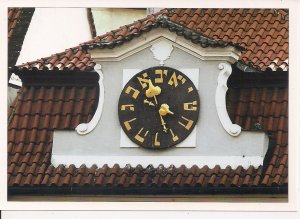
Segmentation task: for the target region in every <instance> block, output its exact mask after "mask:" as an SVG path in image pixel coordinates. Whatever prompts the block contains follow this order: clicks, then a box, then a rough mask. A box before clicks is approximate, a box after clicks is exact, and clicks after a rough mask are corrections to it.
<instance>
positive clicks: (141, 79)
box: [118, 66, 200, 149]
mask: <svg viewBox="0 0 300 219" xmlns="http://www.w3.org/2000/svg"><path fill="white" fill-rule="evenodd" d="M199 105H200V100H199V94H198V91H197V89H196V87H195V85H194V84H193V82H192V81H191V80H190V79H189V78H188V77H187V76H186V75H185V74H183V73H182V72H180V71H178V70H176V69H173V68H170V67H162V66H157V67H152V68H148V69H146V70H143V71H141V72H139V73H137V74H136V75H134V76H133V77H132V78H131V79H130V80H129V81H128V83H127V84H126V85H125V87H124V89H123V90H122V92H121V95H120V98H119V103H118V114H119V121H120V124H121V127H122V129H123V131H124V132H125V133H126V135H127V136H128V138H129V139H130V140H131V141H133V142H134V143H136V144H138V145H139V146H141V147H143V148H147V149H164V148H169V147H171V146H174V145H176V144H178V143H180V142H182V141H183V140H184V139H186V138H187V137H188V135H189V134H190V133H191V132H192V130H193V129H194V127H195V125H196V123H197V120H198V116H199Z"/></svg>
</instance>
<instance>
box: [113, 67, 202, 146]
mask: <svg viewBox="0 0 300 219" xmlns="http://www.w3.org/2000/svg"><path fill="white" fill-rule="evenodd" d="M156 69H159V70H161V69H162V70H165V69H167V70H169V71H174V72H176V73H179V74H181V75H183V76H184V78H185V79H186V81H187V82H188V83H189V84H190V85H191V86H192V87H193V90H194V91H195V92H194V93H196V94H194V95H196V101H197V104H196V105H195V106H196V107H197V109H196V110H195V112H196V117H195V118H193V124H192V125H191V127H190V129H189V130H188V132H187V134H186V135H185V136H184V137H183V138H180V139H179V140H178V141H176V142H173V143H172V144H169V145H168V146H163V147H161V146H160V147H153V146H152V147H146V146H144V145H143V144H141V143H140V142H139V141H137V140H136V139H135V138H134V135H131V134H130V133H129V132H128V131H126V130H125V129H126V128H125V125H124V124H123V122H124V121H123V119H122V118H121V112H122V111H121V105H122V104H121V99H122V95H123V93H124V91H125V88H127V87H128V86H129V85H130V84H131V83H132V81H133V80H134V79H136V78H137V77H138V76H139V75H142V74H143V73H145V72H149V71H151V73H152V74H153V73H154V71H155V70H156ZM149 78H151V77H150V76H149ZM151 80H153V77H152V79H151ZM153 84H154V86H155V85H158V84H155V83H153ZM158 86H159V85H158ZM136 89H138V90H139V91H145V90H146V89H142V88H141V87H139V88H136ZM142 95H143V94H142ZM145 98H147V97H145ZM160 104H161V103H160ZM199 114H200V97H199V93H198V89H197V88H196V86H195V84H194V83H193V81H192V80H191V79H190V78H189V77H188V76H187V75H186V74H184V73H183V72H182V71H180V70H178V69H175V68H172V67H168V66H153V67H150V68H147V69H143V70H141V71H139V72H138V73H136V74H134V75H133V76H132V77H131V78H130V79H129V80H128V81H127V82H126V84H125V85H124V87H123V88H122V91H121V93H120V96H119V101H118V117H119V123H120V125H121V127H122V131H123V132H124V133H125V134H126V136H127V137H128V138H129V139H130V141H132V142H133V143H135V144H136V145H138V146H139V147H140V148H144V149H147V150H164V149H170V148H174V146H176V145H178V144H180V143H181V142H183V141H184V140H186V139H187V138H188V137H189V136H190V134H191V133H192V132H193V130H194V128H195V126H196V124H197V122H198V119H199Z"/></svg>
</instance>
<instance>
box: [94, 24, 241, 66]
mask: <svg viewBox="0 0 300 219" xmlns="http://www.w3.org/2000/svg"><path fill="white" fill-rule="evenodd" d="M160 41H165V42H168V43H170V44H171V45H172V46H173V47H175V48H178V49H181V50H183V51H185V52H187V53H189V54H191V55H193V56H195V57H197V58H199V59H201V60H220V61H228V62H229V63H235V62H236V61H237V60H238V59H239V57H240V55H241V52H240V51H239V50H238V49H236V48H235V47H233V46H227V47H206V48H203V47H202V46H200V45H199V44H195V43H193V42H192V41H191V40H187V39H185V38H184V37H183V36H179V35H178V34H176V33H173V32H171V31H169V30H168V29H162V28H158V29H154V30H152V31H150V32H148V33H144V34H143V35H141V36H140V37H137V38H134V39H132V40H131V41H129V42H126V43H124V44H123V45H120V46H117V47H115V48H113V49H109V48H105V49H100V48H94V49H91V50H89V53H90V54H91V57H92V59H93V60H94V61H95V62H101V61H121V60H123V59H125V58H127V57H129V56H132V55H133V54H135V53H138V52H140V51H142V50H144V49H146V48H149V47H151V46H153V45H154V44H156V43H158V42H160Z"/></svg>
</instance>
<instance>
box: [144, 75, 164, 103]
mask: <svg viewBox="0 0 300 219" xmlns="http://www.w3.org/2000/svg"><path fill="white" fill-rule="evenodd" d="M160 93H161V89H160V87H159V86H154V85H153V84H152V81H151V79H149V88H148V89H147V90H146V97H148V98H152V97H153V98H154V101H155V103H156V104H157V99H156V96H157V95H159V94H160Z"/></svg>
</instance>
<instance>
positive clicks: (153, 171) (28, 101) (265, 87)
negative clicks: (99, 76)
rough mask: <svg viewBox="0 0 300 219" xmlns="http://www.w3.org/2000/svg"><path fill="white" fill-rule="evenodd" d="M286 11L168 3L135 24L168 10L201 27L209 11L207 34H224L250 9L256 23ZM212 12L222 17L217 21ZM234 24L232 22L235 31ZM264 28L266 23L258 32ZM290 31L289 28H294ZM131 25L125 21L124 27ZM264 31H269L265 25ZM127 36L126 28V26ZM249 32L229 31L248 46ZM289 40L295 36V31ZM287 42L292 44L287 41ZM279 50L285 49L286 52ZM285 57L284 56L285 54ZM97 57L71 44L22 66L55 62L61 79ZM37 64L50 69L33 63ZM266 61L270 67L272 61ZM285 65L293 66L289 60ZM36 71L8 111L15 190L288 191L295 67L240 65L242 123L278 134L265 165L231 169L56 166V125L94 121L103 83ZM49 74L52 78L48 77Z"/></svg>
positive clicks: (234, 81)
mask: <svg viewBox="0 0 300 219" xmlns="http://www.w3.org/2000/svg"><path fill="white" fill-rule="evenodd" d="M250 12H251V13H252V14H251V13H250ZM283 12H284V11H282V12H281V10H280V12H279V15H278V14H276V13H275V12H273V11H272V10H265V11H264V10H252V9H249V10H248V9H246V10H231V9H222V10H216V9H214V10H211V9H197V10H196V9H195V10H192V9H176V10H170V11H169V12H167V11H166V10H163V11H161V12H160V13H157V14H155V15H151V16H148V17H147V18H146V19H144V20H140V21H138V22H135V25H137V24H138V23H140V24H141V26H140V27H139V28H137V29H136V30H132V31H133V32H134V33H139V30H140V29H142V24H145V23H146V24H147V23H148V22H150V21H149V19H153V21H151V23H153V22H156V20H155V19H156V17H157V16H158V15H159V14H161V13H166V14H167V15H168V16H169V19H170V20H172V22H177V23H181V25H184V26H186V27H187V28H189V29H195V30H196V29H197V28H196V27H198V28H200V29H201V28H203V27H202V25H204V23H203V22H201V21H202V19H204V18H205V19H204V20H206V21H207V24H209V25H208V26H210V28H208V27H206V28H203V31H207V32H204V33H205V35H210V32H212V30H214V29H215V30H214V32H215V34H217V33H218V36H221V35H222V34H223V35H224V32H225V31H226V33H228V32H230V28H229V27H228V25H230V24H231V23H237V22H239V23H241V24H243V25H246V24H245V22H242V20H243V19H246V18H244V17H247V16H248V18H247V20H249V16H250V18H251V19H253V23H255V16H256V17H258V18H259V19H258V18H257V19H258V20H259V22H260V25H263V24H264V23H266V21H267V20H268V23H269V24H271V23H272V22H273V23H276V24H277V27H278V26H280V25H282V26H285V24H281V23H280V22H279V21H278V22H275V21H277V20H278V19H280V21H281V18H280V17H281V16H282V15H281V13H283ZM254 15H255V16H254ZM209 16H211V17H209ZM226 16H227V18H226V19H225V18H224V17H226ZM251 16H252V17H251ZM222 17H223V19H224V20H227V23H226V22H225V23H224V22H220V20H218V19H221V18H222ZM236 17H237V18H238V19H237V18H236ZM286 17H287V16H286ZM286 17H285V18H286ZM200 18H202V19H200ZM233 18H234V19H233ZM266 18H268V19H266ZM209 19H214V20H216V22H213V21H212V20H209ZM230 19H231V20H230ZM251 19H250V21H251ZM193 20H194V21H196V22H194V21H193ZM146 21H147V22H146ZM217 21H218V22H217ZM229 21H231V23H230V22H229ZM285 22H286V21H285ZM286 23H287V22H286ZM212 24H214V25H212ZM225 24H227V27H228V28H227V29H224V31H223V32H222V31H218V30H219V29H218V28H216V26H215V25H217V26H220V25H224V26H225V27H226V25H225ZM130 27H131V25H128V26H127V28H130ZM267 28H269V30H271V29H273V28H270V27H269V26H268V27H267ZM121 29H122V28H121ZM121 29H120V30H121ZM245 29H246V28H245ZM283 29H285V27H282V29H281V30H283ZM120 30H119V32H118V31H117V32H116V31H115V32H114V31H112V32H110V33H108V34H106V35H105V36H101V37H97V38H94V39H93V40H92V41H90V42H88V43H84V44H83V45H87V44H89V45H92V44H93V43H97V42H98V40H99V39H102V38H105V37H107V40H108V41H109V42H112V41H113V40H114V39H117V36H118V35H117V34H116V33H120ZM233 30H234V29H231V33H232V31H233ZM237 30H239V28H237ZM259 31H260V28H258V29H257V31H256V32H259ZM285 31H286V32H287V29H286V30H285ZM124 32H125V30H124V27H123V32H122V33H124ZM279 32H280V31H279ZM254 33H255V32H254V31H253V34H254ZM257 34H258V33H256V36H257ZM112 35H114V38H112ZM254 35H255V34H254ZM263 35H267V34H265V33H263V34H262V36H263ZM119 36H120V34H119ZM121 36H124V34H123V35H121ZM203 36H204V35H203ZM224 36H225V35H224ZM235 36H237V35H235ZM241 36H243V35H239V39H238V38H237V37H234V34H232V35H231V34H228V35H227V37H228V39H231V40H233V41H234V39H236V40H237V41H236V42H233V43H238V44H239V45H241V46H243V47H245V45H242V42H244V41H245V39H244V38H242V37H241ZM247 36H248V35H246V36H245V38H247ZM262 36H261V37H262ZM205 37H207V36H205ZM121 38H122V37H121ZM208 38H209V39H214V36H208ZM255 38H256V37H254V38H253V37H252V38H251V39H252V44H255V45H257V47H258V48H261V47H260V44H261V45H264V46H265V47H267V44H265V43H262V42H261V41H255V40H254V39H255ZM278 38H280V39H281V37H277V38H276V39H278ZM276 39H274V40H276ZM283 39H284V38H283V37H282V39H281V40H280V41H279V43H280V44H282V42H283V41H284V40H283ZM218 40H219V39H218ZM223 40H224V37H223ZM285 40H286V43H287V38H286V39H285ZM249 41H250V40H249ZM224 42H225V41H224ZM279 43H278V44H277V43H276V42H274V44H275V45H277V47H279V45H280V44H279ZM252 44H251V45H252ZM251 45H250V46H251ZM282 45H285V43H283V44H282ZM252 47H253V51H256V50H257V53H256V54H259V53H258V52H259V49H258V48H256V47H254V46H252ZM272 47H273V45H270V46H269V47H267V48H270V49H271V48H272ZM277 47H274V48H275V53H276V51H283V50H282V47H280V48H277ZM264 51H268V50H264ZM270 51H271V50H269V52H270ZM273 53H274V52H273ZM247 54H248V53H247V52H245V53H243V55H242V57H244V58H242V59H243V60H245V63H247V62H246V60H248V59H249V60H250V57H254V58H255V57H256V56H257V55H253V54H251V55H249V56H248V57H247V56H246V55H247ZM254 54H255V53H254ZM276 54H277V56H276V57H277V58H280V59H281V60H284V59H287V54H288V53H287V51H286V53H282V52H278V53H276ZM279 54H284V55H283V56H279ZM252 55H253V56H252ZM269 57H271V56H269ZM259 58H260V59H259V61H257V62H253V63H260V61H261V60H263V59H264V56H259ZM249 63H250V62H249ZM249 63H248V64H249ZM278 63H279V64H280V62H278ZM94 65H95V63H94V62H93V61H92V60H91V58H90V55H89V54H88V52H87V51H86V50H85V49H84V48H83V47H82V46H78V47H75V48H71V49H68V50H66V52H63V53H59V54H55V55H53V56H50V57H47V58H44V59H40V60H39V61H38V62H32V63H27V64H26V65H25V66H21V68H23V67H25V69H27V71H25V72H24V73H23V74H21V76H23V77H26V73H28V72H32V74H36V75H38V74H40V75H44V74H43V73H42V72H49V70H51V72H53V73H54V74H53V75H55V76H53V78H55V80H57V81H58V80H60V77H59V74H58V73H59V72H65V71H67V70H68V73H70V74H72V71H74V72H75V70H76V72H78V71H79V72H80V71H90V70H92V67H93V66H94ZM257 66H259V65H257ZM32 67H36V69H44V70H41V71H31V70H32ZM46 67H47V68H46ZM279 67H280V66H277V68H276V70H279ZM260 69H264V70H266V69H267V65H264V66H263V68H260ZM33 70H34V69H33ZM270 70H272V69H270ZM273 70H274V69H273ZM282 70H286V68H285V69H282ZM89 74H91V73H88V72H86V73H85V74H84V75H87V77H88V75H89ZM245 75H246V76H245ZM240 76H245V78H246V80H242V79H241V77H240ZM249 77H252V79H254V80H255V83H251V80H249ZM34 78H35V77H32V78H31V79H30V80H29V79H28V80H25V82H24V83H23V87H22V88H21V89H20V90H19V92H18V96H17V98H16V100H15V102H14V103H13V104H12V106H11V107H10V111H9V112H8V124H9V125H8V187H9V192H10V193H18V194H20V193H35V192H37V193H39V194H41V193H64V194H66V193H71V194H74V193H76V191H77V192H80V194H82V192H84V193H93V194H95V193H102V194H103V193H105V194H109V193H114V194H115V193H118V192H119V194H125V193H130V192H131V193H134V194H137V193H139V192H140V193H144V194H145V193H151V194H153V193H155V194H161V193H164V192H168V194H170V193H181V194H186V193H192V194H196V193H209V194H212V193H220V192H221V193H226V192H227V193H230V192H235V193H257V192H260V193H268V192H269V193H287V185H288V109H287V108H288V86H287V78H288V74H286V73H284V72H273V73H272V74H260V73H251V75H250V76H249V74H247V73H244V72H242V71H240V70H239V69H238V68H236V67H234V70H233V74H232V76H231V78H230V83H229V90H228V92H227V109H228V112H229V115H230V118H231V120H232V122H233V123H236V124H238V125H240V126H241V127H242V128H243V129H245V130H251V129H253V127H254V126H256V125H257V124H259V126H260V127H261V129H262V130H263V131H265V132H267V133H268V135H269V136H270V140H271V141H270V142H271V144H270V146H269V150H268V152H267V156H266V158H265V160H264V165H263V166H260V167H258V168H254V167H253V166H250V167H249V168H248V169H244V168H243V167H242V166H238V167H237V168H232V167H230V166H227V167H226V168H225V169H221V168H220V166H218V165H217V166H215V167H214V168H209V167H207V166H197V164H195V165H194V166H193V167H191V168H187V167H185V166H180V167H175V166H168V167H165V166H162V165H160V166H158V167H153V166H152V165H149V166H147V167H142V166H140V165H138V166H130V165H126V166H124V167H123V166H121V167H120V166H119V165H118V164H115V165H114V166H112V167H109V166H107V165H104V166H102V167H98V166H96V165H94V166H92V167H86V166H85V165H84V164H83V165H82V166H81V167H75V166H74V165H70V166H63V165H60V166H58V167H57V168H55V167H53V166H52V165H51V153H52V144H53V132H54V130H74V129H75V127H76V126H77V125H78V124H80V123H83V122H88V121H90V120H91V118H92V116H93V114H94V112H95V108H96V106H97V99H98V98H97V95H98V86H96V85H94V84H92V83H90V84H89V83H86V84H80V83H79V84H66V85H65V86H61V85H57V84H55V83H51V84H50V81H51V80H45V82H44V84H41V83H36V82H35V81H34V80H35V79H34ZM257 78H261V79H262V80H261V81H262V83H257ZM48 82H49V84H47V83H48ZM52 82H53V81H52ZM70 83H71V82H70ZM70 188H72V189H70Z"/></svg>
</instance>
